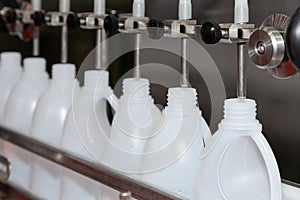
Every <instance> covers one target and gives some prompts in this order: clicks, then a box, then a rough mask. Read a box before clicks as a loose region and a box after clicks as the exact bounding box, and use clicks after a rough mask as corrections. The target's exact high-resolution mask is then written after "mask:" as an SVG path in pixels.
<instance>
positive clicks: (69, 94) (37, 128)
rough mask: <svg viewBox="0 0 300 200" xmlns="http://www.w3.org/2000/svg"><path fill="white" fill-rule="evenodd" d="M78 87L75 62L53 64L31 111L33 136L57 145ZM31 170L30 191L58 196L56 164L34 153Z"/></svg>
mask: <svg viewBox="0 0 300 200" xmlns="http://www.w3.org/2000/svg"><path fill="white" fill-rule="evenodd" d="M79 91H80V89H79V85H78V81H77V80H76V79H75V65H73V64H55V65H53V67H52V80H51V82H50V86H49V89H48V90H47V92H46V93H45V94H44V95H43V96H42V97H41V99H40V100H39V102H38V105H37V108H36V111H35V113H34V118H33V125H32V133H31V134H32V137H33V138H35V139H37V140H40V141H42V142H44V143H46V144H48V145H52V146H55V147H59V145H60V140H61V135H62V131H63V126H64V122H65V119H66V116H67V113H68V110H69V108H70V107H71V104H72V101H74V100H76V98H77V96H78V94H79ZM31 174H32V176H31V191H32V192H33V193H34V194H36V195H37V196H38V197H40V198H43V199H49V200H52V199H53V200H57V199H59V196H60V182H61V176H62V169H61V168H60V167H59V165H56V164H54V163H52V162H50V161H47V160H46V159H44V158H41V157H38V156H35V157H34V159H33V164H32V173H31Z"/></svg>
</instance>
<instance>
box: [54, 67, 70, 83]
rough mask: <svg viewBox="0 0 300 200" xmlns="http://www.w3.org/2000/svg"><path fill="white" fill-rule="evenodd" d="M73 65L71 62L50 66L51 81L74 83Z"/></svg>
mask: <svg viewBox="0 0 300 200" xmlns="http://www.w3.org/2000/svg"><path fill="white" fill-rule="evenodd" d="M74 80H75V65H73V64H55V65H53V67H52V83H58V84H70V83H72V84H74Z"/></svg>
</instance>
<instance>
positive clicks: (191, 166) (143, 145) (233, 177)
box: [0, 52, 281, 200]
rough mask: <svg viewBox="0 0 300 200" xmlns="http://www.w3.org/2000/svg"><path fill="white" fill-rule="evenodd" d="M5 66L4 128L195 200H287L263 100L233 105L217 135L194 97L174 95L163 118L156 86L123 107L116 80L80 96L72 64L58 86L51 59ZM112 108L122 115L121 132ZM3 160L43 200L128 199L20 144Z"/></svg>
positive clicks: (143, 83) (9, 60) (104, 75)
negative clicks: (261, 116)
mask: <svg viewBox="0 0 300 200" xmlns="http://www.w3.org/2000/svg"><path fill="white" fill-rule="evenodd" d="M0 58H1V60H0V61H1V64H0V123H1V125H2V126H4V127H7V128H10V129H12V130H14V131H17V132H19V133H21V134H25V135H27V136H29V137H32V138H34V139H37V140H40V141H42V142H45V143H47V144H48V145H52V146H54V147H57V148H60V149H63V150H66V151H69V152H71V153H74V154H76V155H78V156H81V157H83V158H85V159H88V160H90V161H92V162H94V163H96V164H97V163H102V164H104V165H107V166H108V167H111V168H113V169H116V170H118V171H120V172H122V173H124V174H126V175H128V176H131V177H134V178H136V179H138V180H140V181H144V182H146V183H148V184H150V185H153V186H155V187H158V188H160V189H162V190H165V191H167V192H170V193H173V194H176V195H180V196H181V197H183V198H185V199H212V200H214V199H216V200H217V199H223V198H224V199H242V198H243V199H258V197H259V198H263V199H272V200H275V199H281V188H280V175H279V171H278V167H277V163H276V160H275V158H274V155H273V153H272V151H271V148H270V147H269V145H268V143H267V142H266V140H265V139H264V137H263V135H262V134H261V125H260V124H259V122H258V121H257V120H256V111H255V107H256V104H255V102H254V101H253V100H249V99H229V100H226V101H225V112H224V113H225V115H224V119H223V120H222V122H221V123H220V126H219V130H218V131H217V132H216V133H215V134H214V135H213V136H212V135H211V133H210V130H209V128H208V126H207V124H206V122H205V120H204V119H203V118H202V115H201V111H200V109H199V108H198V106H197V94H196V90H195V89H193V88H170V89H169V91H168V105H167V106H166V108H165V109H164V110H163V111H162V112H161V111H160V110H159V109H158V108H157V107H156V106H155V105H154V101H153V99H152V97H151V96H150V93H149V88H150V84H149V81H148V80H147V79H142V78H139V79H137V78H129V79H125V80H124V81H123V95H122V96H121V97H120V99H117V98H116V97H115V95H114V93H113V91H112V89H111V88H110V87H109V84H108V77H109V74H108V72H106V71H97V70H91V71H86V72H85V79H84V86H83V87H82V88H80V87H79V84H78V81H77V80H76V79H75V66H74V65H72V64H55V65H53V67H52V79H51V80H49V78H48V75H47V73H46V72H45V65H46V61H45V60H44V59H42V58H27V59H24V70H23V72H22V68H21V55H20V54H19V53H15V52H5V53H2V54H1V56H0ZM107 102H108V103H109V104H110V105H111V106H112V108H113V109H114V110H115V115H114V118H113V122H112V125H110V123H109V120H108V117H107V112H106V104H107ZM2 153H3V154H4V155H5V156H7V157H8V158H9V159H10V161H11V164H12V173H11V176H10V179H9V180H10V181H11V182H13V183H15V184H18V185H20V186H21V187H23V188H24V189H27V190H29V191H31V192H32V193H34V194H35V195H37V196H38V197H41V198H43V199H53V200H57V199H63V200H65V199H67V200H68V199H72V200H73V199H117V198H118V194H117V193H116V191H113V190H111V189H109V188H107V187H105V186H103V185H101V184H100V183H97V182H95V181H93V180H91V179H88V178H86V177H84V176H82V175H79V174H77V173H75V172H73V171H71V170H67V169H64V168H62V167H59V166H58V165H56V164H54V163H52V162H50V161H47V160H45V159H43V158H41V157H39V156H36V155H33V154H30V153H29V152H26V151H24V150H23V149H21V148H18V147H15V146H12V145H11V144H10V143H7V142H2ZM245 194H247V195H246V196H245ZM279 194H280V195H279Z"/></svg>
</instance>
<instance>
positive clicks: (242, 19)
mask: <svg viewBox="0 0 300 200" xmlns="http://www.w3.org/2000/svg"><path fill="white" fill-rule="evenodd" d="M247 22H249V6H248V0H235V7H234V23H247Z"/></svg>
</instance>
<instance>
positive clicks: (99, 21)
mask: <svg viewBox="0 0 300 200" xmlns="http://www.w3.org/2000/svg"><path fill="white" fill-rule="evenodd" d="M106 16H107V15H97V14H94V13H79V14H78V17H79V20H80V27H81V28H82V29H90V30H96V29H103V28H104V19H105V17H106Z"/></svg>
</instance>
